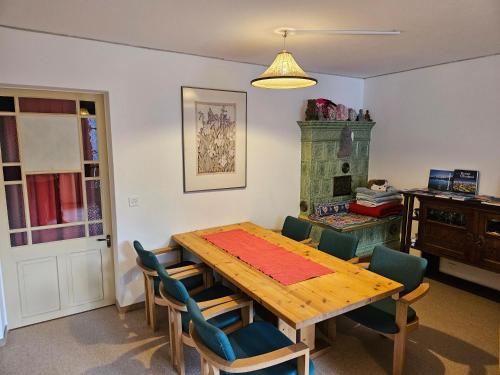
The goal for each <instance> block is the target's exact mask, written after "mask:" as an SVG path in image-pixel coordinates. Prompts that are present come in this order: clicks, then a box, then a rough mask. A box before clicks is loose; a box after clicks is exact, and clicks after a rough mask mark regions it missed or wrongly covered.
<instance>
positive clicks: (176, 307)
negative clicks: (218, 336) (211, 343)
mask: <svg viewBox="0 0 500 375" xmlns="http://www.w3.org/2000/svg"><path fill="white" fill-rule="evenodd" d="M157 272H158V275H159V277H160V280H161V285H160V294H161V296H162V298H163V300H164V302H165V304H166V305H167V306H168V312H169V322H170V324H169V336H170V354H171V357H170V358H171V359H172V365H173V367H174V368H175V369H176V370H177V372H178V373H179V374H180V375H184V373H185V366H184V350H183V343H184V344H186V345H188V346H191V347H193V346H194V344H193V340H192V339H191V336H190V335H189V321H190V320H191V316H190V314H189V312H188V310H187V308H186V302H187V300H188V299H189V298H193V299H194V300H195V301H196V302H198V303H200V305H201V306H202V307H203V308H209V307H212V306H216V305H218V304H222V303H226V302H230V301H234V300H238V299H241V298H243V296H242V295H241V294H237V293H235V292H234V291H233V290H232V289H230V288H228V287H226V286H224V285H222V284H216V285H213V286H210V287H207V288H206V289H203V290H202V291H200V292H197V293H194V294H193V293H191V295H190V293H188V291H187V289H186V287H185V285H184V284H183V282H182V281H184V280H185V279H186V278H189V277H191V275H192V274H193V272H195V271H193V270H188V271H184V272H179V273H176V274H174V275H169V274H168V273H167V272H166V271H165V270H164V269H163V268H158V269H157ZM210 323H211V324H213V325H214V326H215V327H218V328H219V329H224V330H226V331H227V332H231V331H233V330H235V329H237V328H239V327H240V326H241V325H242V316H241V314H240V312H239V311H229V312H227V313H225V314H221V315H219V316H217V317H214V318H213V319H211V320H210Z"/></svg>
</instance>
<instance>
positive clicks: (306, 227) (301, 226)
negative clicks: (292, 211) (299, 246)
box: [274, 216, 312, 244]
mask: <svg viewBox="0 0 500 375" xmlns="http://www.w3.org/2000/svg"><path fill="white" fill-rule="evenodd" d="M311 229H312V224H311V223H308V222H307V221H304V220H300V219H297V218H295V217H293V216H287V217H286V218H285V222H284V223H283V227H282V228H281V229H275V230H274V231H275V232H279V233H281V234H282V235H283V236H285V237H288V238H291V239H292V240H295V241H298V242H302V243H305V244H308V243H310V242H311V239H310V238H309V235H310V234H311Z"/></svg>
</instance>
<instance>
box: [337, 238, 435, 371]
mask: <svg viewBox="0 0 500 375" xmlns="http://www.w3.org/2000/svg"><path fill="white" fill-rule="evenodd" d="M426 268H427V260H426V259H423V258H419V257H416V256H413V255H409V254H406V253H402V252H399V251H395V250H392V249H389V248H387V247H385V246H376V247H375V249H374V250H373V255H372V258H371V262H370V264H369V267H368V269H369V270H370V271H372V272H375V273H377V274H379V275H382V276H385V277H387V278H389V279H392V280H395V281H398V282H399V283H401V284H403V285H404V290H403V291H402V292H401V293H400V297H399V299H397V300H395V299H393V298H390V297H389V298H386V299H383V300H381V301H377V302H375V303H372V304H371V305H367V306H364V307H361V308H359V309H356V310H353V311H350V312H348V313H346V314H345V316H347V317H348V318H350V319H352V320H354V321H355V322H357V323H360V324H362V325H364V326H366V327H368V328H371V329H372V330H374V331H377V332H378V333H380V334H382V335H384V336H386V337H388V338H390V339H392V340H393V341H394V355H393V367H392V372H393V375H400V374H402V372H403V366H404V355H405V344H406V336H407V335H408V333H410V332H413V331H414V330H416V329H417V328H418V316H417V313H416V312H415V310H413V309H412V308H411V307H410V305H411V304H412V303H414V302H416V301H418V300H419V299H420V298H422V297H423V296H424V295H425V294H426V293H427V292H428V291H429V284H428V283H422V280H423V277H424V274H425V270H426Z"/></svg>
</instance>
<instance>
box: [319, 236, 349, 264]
mask: <svg viewBox="0 0 500 375" xmlns="http://www.w3.org/2000/svg"><path fill="white" fill-rule="evenodd" d="M358 242H359V239H358V238H356V237H354V236H352V235H350V234H346V233H339V232H337V231H334V230H331V229H324V230H323V232H321V237H320V239H319V243H318V244H317V248H318V250H321V251H323V252H325V253H327V254H330V255H333V256H334V257H337V258H340V259H342V260H345V261H347V262H349V263H358V262H359V258H357V257H356V250H357V248H358Z"/></svg>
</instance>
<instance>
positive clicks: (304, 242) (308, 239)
mask: <svg viewBox="0 0 500 375" xmlns="http://www.w3.org/2000/svg"><path fill="white" fill-rule="evenodd" d="M299 242H300V243H303V244H304V245H309V244H310V243H312V238H306V239H305V240H302V241H299Z"/></svg>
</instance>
